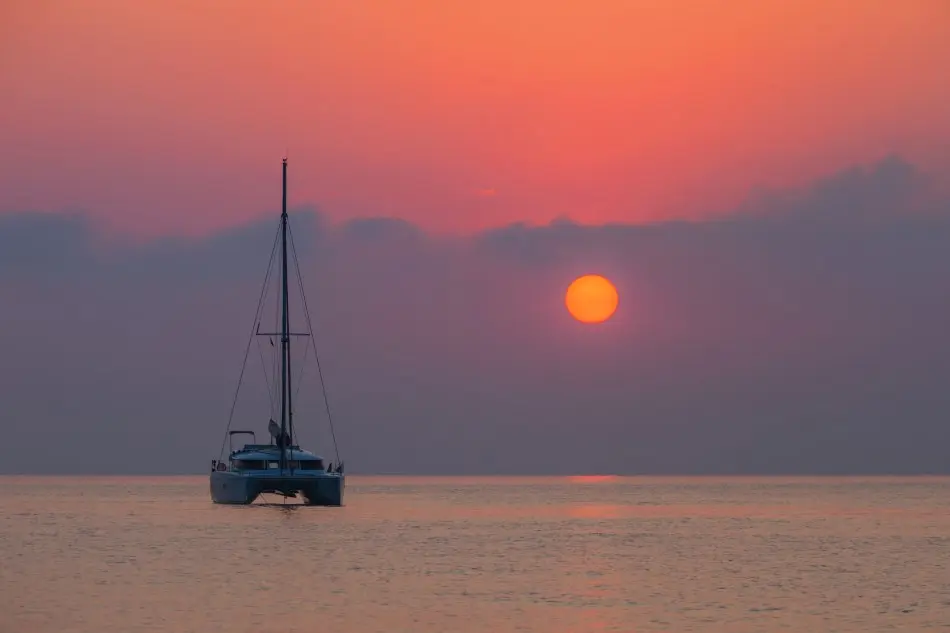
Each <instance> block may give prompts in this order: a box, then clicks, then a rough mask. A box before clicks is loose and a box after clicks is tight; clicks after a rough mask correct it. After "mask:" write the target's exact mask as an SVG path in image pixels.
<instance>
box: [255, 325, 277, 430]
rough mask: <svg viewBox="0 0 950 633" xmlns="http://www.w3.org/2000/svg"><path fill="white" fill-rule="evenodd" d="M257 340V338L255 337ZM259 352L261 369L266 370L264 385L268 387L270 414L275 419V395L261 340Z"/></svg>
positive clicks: (258, 345)
mask: <svg viewBox="0 0 950 633" xmlns="http://www.w3.org/2000/svg"><path fill="white" fill-rule="evenodd" d="M255 338H256V337H255ZM257 352H258V354H260V357H261V368H263V370H264V383H265V384H266V385H267V399H268V400H269V401H270V414H271V417H272V418H273V417H274V395H273V394H272V393H271V389H270V379H269V378H268V376H267V362H266V361H265V360H264V350H263V349H261V339H260V338H258V339H257Z"/></svg>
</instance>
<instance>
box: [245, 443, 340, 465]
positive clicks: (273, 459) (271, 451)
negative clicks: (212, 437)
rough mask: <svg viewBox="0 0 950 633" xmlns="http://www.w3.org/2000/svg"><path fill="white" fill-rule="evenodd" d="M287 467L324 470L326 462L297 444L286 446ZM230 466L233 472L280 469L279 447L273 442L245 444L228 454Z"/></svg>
mask: <svg viewBox="0 0 950 633" xmlns="http://www.w3.org/2000/svg"><path fill="white" fill-rule="evenodd" d="M286 450H287V468H288V469H290V470H293V471H305V472H325V471H326V464H325V463H324V461H323V458H322V457H320V456H319V455H314V454H313V453H311V452H310V451H305V450H302V449H301V448H300V447H299V446H297V445H294V446H289V447H287V449H286ZM229 461H230V468H228V470H231V471H234V472H261V471H264V472H267V471H279V470H280V449H279V448H278V447H277V446H274V445H273V444H245V445H244V448H242V449H239V450H236V451H233V452H232V453H231V455H230V460H229Z"/></svg>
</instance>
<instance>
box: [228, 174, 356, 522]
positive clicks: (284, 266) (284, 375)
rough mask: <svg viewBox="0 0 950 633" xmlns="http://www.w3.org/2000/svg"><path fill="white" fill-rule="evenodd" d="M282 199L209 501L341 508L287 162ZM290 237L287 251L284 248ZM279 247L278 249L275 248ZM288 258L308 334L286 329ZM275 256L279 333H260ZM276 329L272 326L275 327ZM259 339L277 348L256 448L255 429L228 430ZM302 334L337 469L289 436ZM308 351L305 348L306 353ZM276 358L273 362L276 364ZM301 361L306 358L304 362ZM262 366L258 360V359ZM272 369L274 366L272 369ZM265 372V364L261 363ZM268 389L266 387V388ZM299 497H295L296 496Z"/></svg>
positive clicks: (341, 480) (339, 472)
mask: <svg viewBox="0 0 950 633" xmlns="http://www.w3.org/2000/svg"><path fill="white" fill-rule="evenodd" d="M282 164H283V173H282V176H283V200H282V204H281V213H280V226H279V227H278V231H277V236H276V237H275V238H274V246H273V248H272V249H271V258H270V262H269V263H268V266H267V275H266V276H265V278H264V288H263V289H262V290H261V298H260V300H259V301H258V306H257V313H256V315H255V318H254V327H253V329H252V331H251V334H250V338H249V339H248V345H247V350H246V351H245V354H244V364H243V365H242V367H241V377H240V378H239V379H238V387H237V390H236V392H235V394H234V402H233V403H232V405H231V415H230V417H229V419H228V428H227V430H226V431H225V440H224V442H222V445H221V452H220V454H219V455H218V459H214V460H212V461H211V481H210V483H211V499H212V501H214V503H223V504H234V505H247V504H251V503H253V502H254V501H255V500H256V499H257V498H258V497H259V496H260V495H262V494H268V493H270V494H275V495H280V496H282V497H284V498H302V500H303V503H304V505H312V506H341V505H343V490H344V488H345V486H346V477H345V475H344V473H343V462H342V461H340V458H339V450H338V449H337V446H336V433H335V432H334V431H333V420H332V418H331V417H330V407H329V404H328V402H327V395H326V386H325V384H324V383H323V372H322V370H320V361H319V358H317V356H316V353H317V348H316V343H315V342H314V337H313V327H312V325H311V322H310V310H309V308H308V307H307V300H306V296H304V293H303V281H302V279H301V277H300V267H299V264H298V263H297V252H296V248H295V247H294V246H293V235H292V233H291V231H290V227H289V224H288V218H287V159H286V158H284V159H283V163H282ZM288 237H289V240H290V241H289V249H288ZM278 245H279V249H278ZM289 254H292V255H293V261H294V267H295V268H296V272H297V281H298V283H299V288H300V294H301V299H302V301H301V303H302V306H301V307H302V308H303V312H304V315H305V316H306V321H307V328H308V331H307V332H293V331H291V327H290V297H289V292H288V287H289V276H290V275H289V273H290V271H289V269H288V259H289V257H288V255H289ZM278 256H279V261H280V278H279V280H278V281H279V286H280V293H279V302H280V305H279V313H280V317H279V321H280V325H279V331H277V332H261V317H262V315H263V306H264V303H265V298H266V295H267V292H266V291H267V287H268V282H269V280H270V279H271V272H272V270H273V267H274V261H275V257H278ZM275 329H276V328H275ZM259 336H264V337H268V338H269V339H270V344H271V345H273V344H274V339H273V338H272V337H278V338H279V348H277V346H274V347H275V351H276V352H277V354H278V355H279V365H280V369H279V376H280V379H279V382H280V385H279V405H278V406H277V409H279V414H278V415H277V418H278V419H279V422H278V420H275V419H274V418H273V417H271V419H270V420H269V421H268V424H267V433H268V435H269V441H268V442H267V443H266V444H258V443H257V436H256V434H255V432H254V431H238V430H231V422H232V420H233V419H234V411H235V406H236V404H237V399H238V393H239V392H240V389H241V382H242V380H243V377H244V373H245V372H244V370H245V369H246V366H247V359H248V355H249V352H250V350H251V342H252V340H253V339H254V337H259ZM298 336H302V337H308V340H309V342H310V344H311V347H312V349H313V354H314V357H315V358H316V364H317V369H318V373H319V375H320V384H321V387H322V390H323V401H324V405H325V407H326V413H327V419H328V421H329V423H330V432H331V436H332V437H333V446H334V451H335V452H336V457H337V462H336V466H334V465H333V464H332V463H327V462H326V461H325V460H324V458H323V457H320V456H319V455H317V454H315V453H313V452H311V451H308V450H304V449H303V448H301V447H300V446H299V445H298V444H297V437H296V434H295V432H294V406H293V399H294V393H293V390H292V385H291V382H292V380H291V379H292V377H293V373H292V371H291V368H292V365H291V355H290V352H291V345H290V341H291V339H292V338H295V337H298ZM307 351H309V348H308V350H307ZM277 360H278V358H275V365H276V364H277V363H276V361H277ZM305 360H306V359H305ZM262 363H263V356H262ZM275 369H276V368H275ZM265 371H266V364H265ZM276 381H277V371H276V370H275V371H274V382H276ZM270 388H271V385H270V384H269V385H268V389H270ZM274 391H278V389H277V385H276V384H275V385H274ZM275 400H276V399H275V398H273V397H272V398H271V401H272V412H274V410H273V409H274V404H275V402H274V401H275ZM241 435H249V436H250V438H251V442H250V443H247V444H244V446H243V447H241V448H238V449H236V450H235V448H234V445H233V440H234V437H235V436H241ZM225 443H227V444H228V455H227V458H226V459H224V444H225ZM298 495H299V497H298Z"/></svg>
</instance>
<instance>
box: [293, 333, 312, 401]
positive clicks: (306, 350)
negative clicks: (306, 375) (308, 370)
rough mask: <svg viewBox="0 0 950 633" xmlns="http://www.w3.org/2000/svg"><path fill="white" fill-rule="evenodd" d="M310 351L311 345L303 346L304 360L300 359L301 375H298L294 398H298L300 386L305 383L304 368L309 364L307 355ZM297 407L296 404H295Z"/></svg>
mask: <svg viewBox="0 0 950 633" xmlns="http://www.w3.org/2000/svg"><path fill="white" fill-rule="evenodd" d="M309 353H310V346H309V345H307V346H306V347H304V348H303V360H301V361H300V375H299V376H297V390H296V391H294V400H297V396H299V395H300V387H301V385H303V370H304V368H305V367H306V366H307V355H308V354H309ZM295 409H296V405H295Z"/></svg>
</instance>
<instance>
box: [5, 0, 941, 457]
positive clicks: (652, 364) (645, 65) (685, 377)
mask: <svg viewBox="0 0 950 633" xmlns="http://www.w3.org/2000/svg"><path fill="white" fill-rule="evenodd" d="M947 67H950V4H948V3H946V2H945V1H943V0H932V1H931V0H909V1H907V2H902V3H896V2H890V1H885V0H866V1H865V2H862V3H860V4H854V3H850V2H843V1H839V0H821V1H820V2H819V1H812V0H798V1H796V2H790V1H789V2H781V1H778V0H772V1H768V2H762V1H759V0H757V1H753V0H736V1H735V2H731V3H728V5H725V6H723V5H720V6H715V4H714V3H706V2H700V1H698V0H697V1H687V0H675V1H670V2H646V1H642V2H629V1H624V2H619V1H618V2H610V1H607V0H604V1H602V2H595V3H577V2H567V1H551V0H549V1H547V2H539V1H536V0H506V1H504V2H502V1H501V0H485V1H484V2H480V3H446V2H437V1H435V0H429V1H423V0H405V1H404V2H399V3H395V2H379V1H377V2H370V1H368V0H339V1H336V0H326V1H321V2H319V3H318V2H304V1H303V0H288V1H286V2H282V3H276V4H268V5H267V6H266V7H265V6H264V5H262V4H261V3H258V2H249V1H244V0H234V1H232V2H227V3H225V2H209V1H191V2H172V1H162V2H159V1H157V0H156V1H146V0H143V1H142V2H136V3H129V2H122V1H119V0H114V1H108V0H99V1H92V0H77V1H75V2H70V3H59V2H53V1H45V0H41V1H31V2H26V1H20V2H17V1H14V2H6V3H3V5H2V6H0V147H3V148H4V151H2V152H0V300H2V301H0V304H2V305H3V310H0V331H2V332H3V334H0V346H2V348H3V350H4V351H3V354H2V360H0V384H2V385H3V386H2V387H0V396H2V400H3V403H4V415H3V417H2V419H0V431H2V433H3V436H4V437H5V442H4V443H3V444H0V471H4V472H135V473H164V472H168V473H187V472H202V471H203V470H204V469H205V466H206V465H207V463H208V461H209V460H210V459H211V458H213V457H217V455H218V448H219V446H220V438H221V435H222V434H223V431H224V427H225V424H226V422H227V414H228V411H229V409H230V404H231V398H232V396H233V390H234V387H235V384H236V381H237V374H238V371H239V369H240V364H241V360H242V355H243V351H244V345H245V343H246V337H247V332H248V329H249V325H250V321H251V320H252V318H253V314H254V306H255V301H256V299H257V296H258V293H259V291H260V283H261V280H262V278H263V274H264V269H265V267H266V264H267V255H268V253H269V252H270V246H271V243H272V238H273V231H274V230H275V229H276V222H277V212H278V210H279V203H280V158H281V157H282V156H284V155H287V156H288V157H289V164H290V167H289V169H290V176H289V184H290V205H291V208H292V210H293V213H292V225H293V226H294V231H295V233H294V234H295V240H297V242H296V243H297V244H298V247H299V248H300V255H301V259H300V261H301V267H302V274H303V277H304V280H305V284H304V285H305V287H306V289H307V298H308V301H309V303H310V305H311V309H312V311H313V314H314V318H315V327H316V329H317V341H318V345H319V347H320V350H321V352H320V353H321V362H322V363H323V370H324V374H325V377H326V379H327V386H328V389H329V396H330V400H331V407H332V409H333V411H334V412H335V415H334V419H335V421H336V424H337V434H338V439H339V440H340V445H341V449H342V451H343V454H344V458H345V459H346V460H347V461H348V464H349V465H350V467H351V468H352V469H354V471H357V472H399V473H440V474H452V473H464V474H469V473H504V474H517V473H524V474H528V473H530V474H547V473H551V474H573V473H592V472H594V473H595V472H610V473H614V472H616V473H641V472H642V473H676V474H684V473H685V474H689V473H694V474H705V473H757V472H765V473H769V472H776V473H853V472H859V473H890V472H899V473H909V472H950V460H948V459H947V458H946V454H945V451H944V450H942V449H941V447H945V446H946V445H947V444H948V440H950V427H948V425H947V424H946V420H947V419H948V418H950V396H947V395H946V394H947V393H950V390H947V389H946V380H947V377H948V376H950V372H948V370H950V335H948V334H947V333H946V325H945V324H946V323H947V322H948V317H950V314H948V311H950V299H948V297H950V292H948V291H950V280H948V273H950V249H947V248H946V245H947V244H948V243H950V187H948V186H947V185H948V183H950V115H948V114H947V113H948V112H950V82H948V81H947V80H946V72H945V69H946V68H947ZM588 273H596V274H603V275H606V276H607V277H608V278H610V279H611V280H612V281H613V282H614V283H615V284H616V286H617V288H618V291H619V295H620V306H619V308H618V310H617V313H616V314H615V316H614V317H613V318H612V319H611V320H610V321H608V322H606V323H603V324H599V325H589V324H580V323H577V322H575V321H573V320H572V319H571V318H570V316H569V315H568V314H567V312H566V311H565V310H564V304H563V300H564V291H565V290H566V288H567V286H568V284H569V283H570V281H571V280H572V279H574V278H575V277H577V276H579V275H582V274H588ZM298 316H299V315H298ZM254 349H256V348H254ZM250 361H251V362H250V363H249V366H250V367H252V368H253V369H257V370H259V369H260V361H255V357H254V356H253V355H252V356H251V358H250ZM255 362H256V363H257V364H256V365H255V364H254V363H255ZM305 371H307V372H312V371H313V367H312V366H308V367H307V369H306V370H305ZM250 373H251V374H253V371H250ZM312 378H313V375H312V374H310V375H309V377H308V376H307V375H305V382H304V386H303V387H302V391H301V393H302V395H301V404H300V406H301V411H302V412H301V414H300V415H301V416H303V417H304V418H307V416H312V418H307V420H310V421H311V422H312V424H310V423H309V422H306V421H305V422H303V423H301V428H302V431H301V432H302V433H304V438H305V439H309V440H311V441H312V442H313V443H314V444H316V445H317V447H318V448H319V450H320V451H321V452H323V453H325V454H331V452H330V450H329V448H328V446H329V443H328V442H329V440H328V438H327V437H326V432H325V428H324V427H325V426H326V425H325V420H324V419H323V418H321V415H322V413H321V407H322V405H321V403H320V402H319V399H318V398H317V396H318V395H319V391H318V389H319V386H318V383H312V382H310V383H308V382H307V380H310V379H312ZM247 382H248V385H249V386H248V393H247V398H246V400H242V401H239V405H240V408H239V411H240V413H239V416H244V417H239V418H238V420H237V423H239V424H243V425H244V426H247V425H250V426H252V427H254V426H257V427H259V428H260V430H261V432H263V429H264V427H265V425H266V419H267V417H268V407H269V403H268V400H267V392H266V390H264V389H263V387H262V385H263V384H265V381H264V377H263V376H262V375H258V376H256V377H254V376H251V375H249V376H248V378H247ZM255 385H256V387H255ZM255 389H256V390H255ZM304 409H306V410H307V411H309V413H303V410H304ZM307 429H311V430H307ZM309 432H312V433H313V435H312V436H310V437H309V438H308V437H307V436H306V433H309ZM38 442H39V443H41V444H42V446H43V450H42V452H41V454H42V456H41V457H40V456H38V455H39V454H36V455H34V454H31V453H30V452H25V451H23V450H21V447H22V446H23V445H24V444H29V445H36V443H38Z"/></svg>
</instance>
